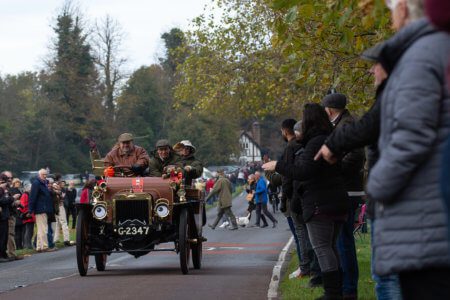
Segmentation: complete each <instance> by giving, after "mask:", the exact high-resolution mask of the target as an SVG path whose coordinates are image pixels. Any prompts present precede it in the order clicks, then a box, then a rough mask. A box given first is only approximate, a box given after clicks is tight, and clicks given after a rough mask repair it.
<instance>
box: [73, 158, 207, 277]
mask: <svg viewBox="0 0 450 300" xmlns="http://www.w3.org/2000/svg"><path fill="white" fill-rule="evenodd" d="M93 168H94V174H96V175H102V180H99V181H97V184H96V186H95V187H94V190H93V192H92V195H91V197H90V199H89V201H88V203H80V204H78V209H79V210H78V211H79V212H78V219H77V238H76V242H77V244H76V254H77V265H78V271H79V273H80V275H81V276H85V275H86V273H87V271H88V267H89V257H90V256H94V257H95V265H96V267H97V270H98V271H104V270H105V267H106V261H107V257H108V255H110V254H111V253H117V252H128V253H129V254H131V255H133V256H134V257H136V258H137V257H139V256H142V255H146V254H148V253H149V252H152V251H174V252H176V253H178V254H179V260H180V267H181V271H182V273H183V274H187V273H188V272H189V266H190V256H191V251H192V263H193V266H194V269H200V268H201V262H202V243H203V242H204V241H206V239H205V238H204V237H203V236H202V227H203V226H204V225H205V223H206V213H205V207H204V194H203V192H202V191H199V190H197V189H195V188H192V187H187V186H184V177H183V171H182V170H181V169H178V170H172V171H171V172H170V176H169V177H168V178H167V179H163V178H159V177H125V176H124V174H126V173H127V172H124V170H126V169H127V168H129V167H128V166H116V167H114V168H113V169H112V170H111V169H108V170H106V172H105V168H104V167H103V162H102V160H100V159H93ZM169 242H173V247H171V248H170V249H168V248H160V249H159V248H157V247H156V246H157V245H159V244H161V243H169Z"/></svg>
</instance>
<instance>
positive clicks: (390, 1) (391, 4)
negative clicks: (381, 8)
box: [385, 0, 400, 10]
mask: <svg viewBox="0 0 450 300" xmlns="http://www.w3.org/2000/svg"><path fill="white" fill-rule="evenodd" d="M385 2H386V6H387V7H388V8H389V9H390V10H394V9H395V8H396V7H397V4H398V3H399V2H400V0H386V1H385Z"/></svg>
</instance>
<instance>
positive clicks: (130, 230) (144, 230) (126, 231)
mask: <svg viewBox="0 0 450 300" xmlns="http://www.w3.org/2000/svg"><path fill="white" fill-rule="evenodd" d="M149 231H150V227H149V226H130V227H119V228H117V233H118V234H119V235H143V234H145V235H146V234H148V233H149Z"/></svg>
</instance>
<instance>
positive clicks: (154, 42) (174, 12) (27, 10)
mask: <svg viewBox="0 0 450 300" xmlns="http://www.w3.org/2000/svg"><path fill="white" fill-rule="evenodd" d="M210 2H211V0H78V1H76V2H75V3H77V4H78V6H79V7H80V10H81V12H82V14H83V15H84V16H85V19H86V20H88V21H89V22H92V23H93V21H94V20H96V19H102V18H104V17H105V16H106V15H107V14H108V15H110V16H111V17H112V18H113V19H115V20H117V21H118V22H119V24H120V25H121V27H122V29H123V31H124V33H125V39H124V42H123V56H125V57H126V58H127V59H128V64H127V66H126V67H127V69H130V70H134V69H137V68H139V67H140V66H142V65H150V64H151V63H154V62H157V61H158V60H157V58H158V57H160V56H161V55H163V53H164V44H163V42H162V40H161V38H160V37H161V34H162V33H164V32H167V31H169V30H170V29H171V28H173V27H179V28H181V29H187V28H188V24H189V20H191V19H193V18H194V17H196V16H198V15H200V14H201V13H202V12H203V9H204V7H205V5H206V4H208V3H210ZM63 3H64V1H63V0H0V75H5V74H17V73H19V72H22V71H38V70H39V69H41V68H42V67H43V65H44V63H43V61H44V59H45V57H47V56H48V55H49V53H50V50H49V47H50V45H51V39H52V38H53V37H54V36H55V35H54V32H53V29H52V26H53V25H54V24H55V19H56V16H57V14H58V11H60V9H61V7H62V6H63Z"/></svg>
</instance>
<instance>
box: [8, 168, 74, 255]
mask: <svg viewBox="0 0 450 300" xmlns="http://www.w3.org/2000/svg"><path fill="white" fill-rule="evenodd" d="M47 175H48V171H47V169H41V170H39V172H38V177H37V178H35V179H34V180H33V181H32V183H31V184H29V183H26V184H25V185H24V186H22V182H21V180H20V179H18V178H13V174H12V172H10V171H3V172H2V173H1V174H0V262H8V261H13V260H21V259H23V258H24V257H23V256H22V255H17V254H16V250H22V249H27V250H33V249H35V250H36V251H37V252H51V251H55V250H56V248H55V244H56V242H58V241H59V235H60V231H61V230H62V233H63V243H64V245H65V246H71V245H73V244H74V242H72V241H70V236H69V228H68V226H67V224H68V223H67V220H68V217H67V216H66V209H65V207H67V208H68V211H70V212H71V215H72V218H73V223H75V218H76V211H74V210H75V205H74V203H75V198H76V189H75V188H74V185H73V183H69V188H68V189H66V187H65V185H66V183H65V181H63V180H61V178H60V176H56V178H55V179H53V178H47ZM35 226H36V228H37V230H36V232H34V231H35ZM73 226H75V225H73ZM33 237H34V239H33Z"/></svg>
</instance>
